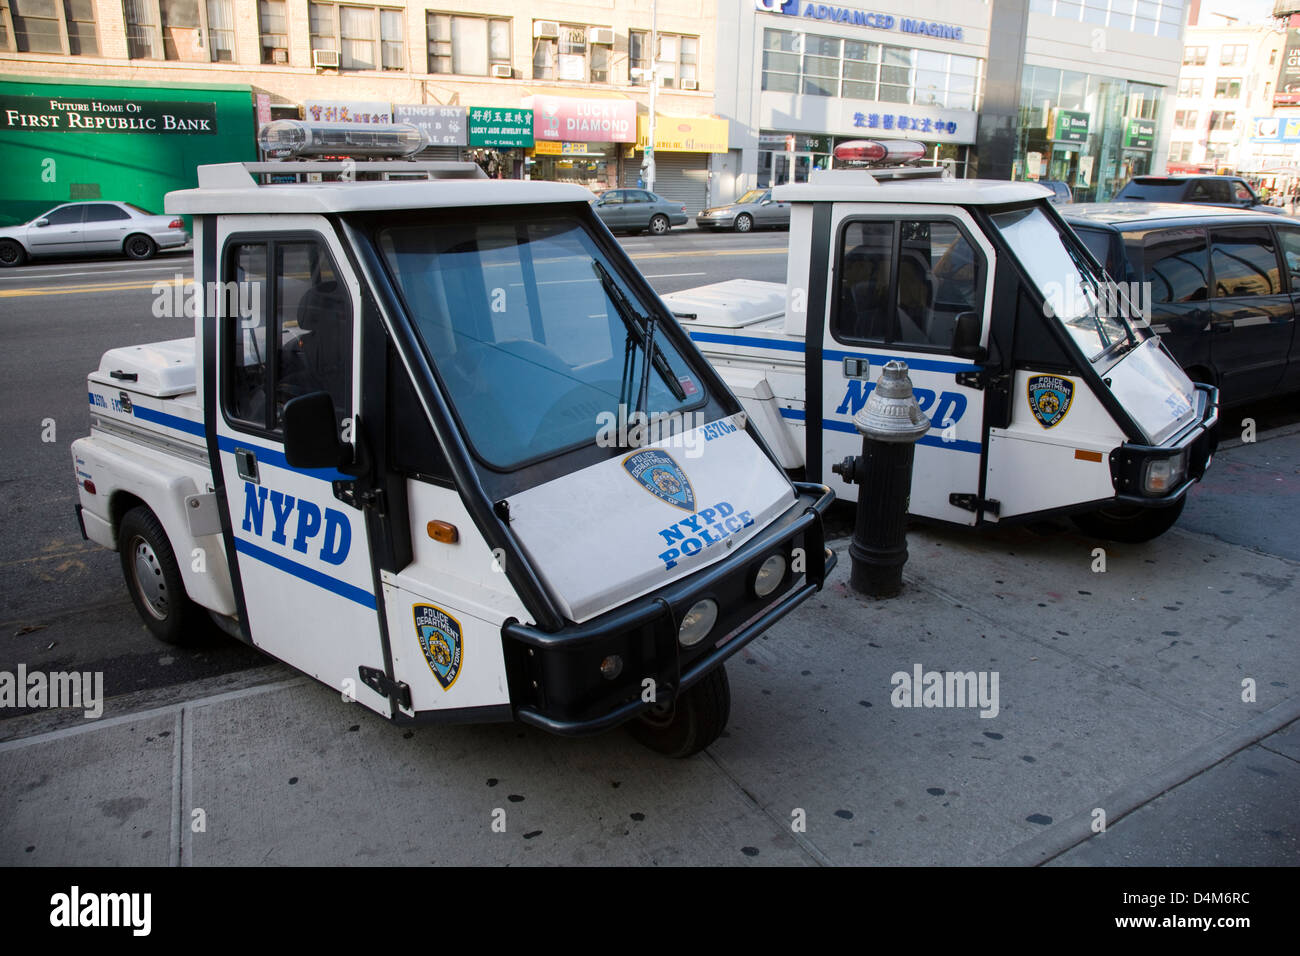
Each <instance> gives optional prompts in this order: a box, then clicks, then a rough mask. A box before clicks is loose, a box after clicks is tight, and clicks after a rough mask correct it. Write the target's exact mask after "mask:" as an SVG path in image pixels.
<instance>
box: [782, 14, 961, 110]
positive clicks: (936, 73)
mask: <svg viewBox="0 0 1300 956" xmlns="http://www.w3.org/2000/svg"><path fill="white" fill-rule="evenodd" d="M980 65H981V61H980V60H978V59H977V58H975V57H971V56H957V55H956V54H950V53H936V52H934V51H932V50H912V49H909V48H907V47H897V46H882V45H881V44H879V43H864V42H862V41H859V40H841V39H839V38H837V37H822V36H815V35H812V34H802V33H792V32H790V31H788V30H765V31H764V32H763V89H765V90H774V91H777V92H782V93H802V94H804V95H807V96H840V97H844V98H846V99H859V100H876V101H879V102H885V103H913V104H917V105H922V106H941V107H946V108H948V109H957V110H973V109H975V104H976V101H977V98H978V93H979V76H980Z"/></svg>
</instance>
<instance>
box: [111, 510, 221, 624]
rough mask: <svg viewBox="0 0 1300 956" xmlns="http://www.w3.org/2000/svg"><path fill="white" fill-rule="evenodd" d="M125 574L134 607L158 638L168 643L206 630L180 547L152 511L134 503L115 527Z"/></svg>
mask: <svg viewBox="0 0 1300 956" xmlns="http://www.w3.org/2000/svg"><path fill="white" fill-rule="evenodd" d="M117 548H118V555H119V556H120V558H121V560H122V574H123V576H124V577H125V578H126V586H127V590H128V591H130V592H131V600H132V601H134V602H135V609H136V611H137V612H139V614H140V617H141V619H143V620H144V623H145V627H147V628H149V630H150V631H152V632H153V635H154V637H156V638H158V640H160V641H163V642H164V643H167V644H188V643H191V642H192V641H194V640H197V639H199V638H200V637H201V636H202V635H203V626H204V622H203V621H202V620H201V618H200V617H199V614H198V607H197V606H196V605H195V604H194V602H193V601H191V600H190V598H189V595H188V594H186V593H185V582H184V581H183V580H182V579H181V569H180V565H178V564H177V563H176V552H175V551H173V550H172V545H171V542H170V541H168V540H167V532H166V531H164V530H163V526H162V524H161V523H160V522H159V521H158V518H157V517H156V516H155V515H154V513H153V512H152V511H150V510H149V509H148V508H146V507H144V506H140V507H138V508H132V509H131V510H130V511H128V512H127V513H126V515H125V516H123V518H122V523H121V525H119V526H118V531H117Z"/></svg>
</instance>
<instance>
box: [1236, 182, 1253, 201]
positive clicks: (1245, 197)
mask: <svg viewBox="0 0 1300 956" xmlns="http://www.w3.org/2000/svg"><path fill="white" fill-rule="evenodd" d="M1232 194H1233V197H1234V198H1235V199H1236V200H1237V202H1245V203H1253V202H1254V201H1255V196H1254V195H1253V194H1252V193H1251V191H1250V187H1249V186H1247V185H1246V184H1245V183H1233V184H1232Z"/></svg>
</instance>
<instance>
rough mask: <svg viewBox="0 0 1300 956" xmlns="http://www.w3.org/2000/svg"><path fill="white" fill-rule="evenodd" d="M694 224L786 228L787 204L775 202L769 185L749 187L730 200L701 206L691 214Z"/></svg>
mask: <svg viewBox="0 0 1300 956" xmlns="http://www.w3.org/2000/svg"><path fill="white" fill-rule="evenodd" d="M695 225H697V226H699V227H700V228H701V229H734V230H735V231H736V232H749V231H750V230H751V229H767V228H784V229H789V228H790V204H789V203H788V202H777V201H776V200H775V199H773V198H772V190H770V189H751V190H750V191H749V192H747V193H745V195H743V196H741V197H740V198H739V199H737V200H736V201H735V202H733V203H728V204H727V205H725V206H713V207H712V208H710V209H701V210H700V211H699V213H697V214H696V216H695Z"/></svg>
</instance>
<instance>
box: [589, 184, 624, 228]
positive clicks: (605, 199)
mask: <svg viewBox="0 0 1300 956" xmlns="http://www.w3.org/2000/svg"><path fill="white" fill-rule="evenodd" d="M596 212H597V214H598V215H599V216H600V219H601V221H602V222H603V223H604V224H605V225H606V226H608V227H609V229H610V231H611V232H615V231H617V230H619V229H626V228H627V225H628V221H627V217H628V205H627V190H626V189H610V190H608V191H607V192H605V193H604V194H603V195H602V196H601V197H600V208H599V209H597V210H596Z"/></svg>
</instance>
